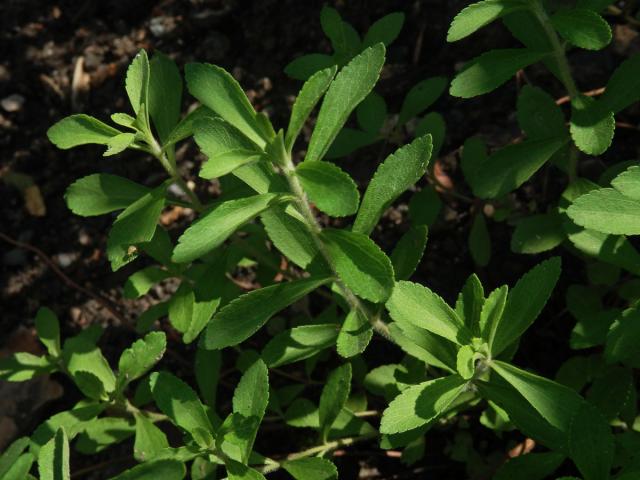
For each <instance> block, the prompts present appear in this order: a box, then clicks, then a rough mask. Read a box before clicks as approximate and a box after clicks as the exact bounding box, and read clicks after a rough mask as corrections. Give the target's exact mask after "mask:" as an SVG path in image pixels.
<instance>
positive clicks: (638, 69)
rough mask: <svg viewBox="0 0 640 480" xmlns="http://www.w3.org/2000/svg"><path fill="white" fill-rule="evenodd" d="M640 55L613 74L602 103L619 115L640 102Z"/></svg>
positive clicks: (629, 60)
mask: <svg viewBox="0 0 640 480" xmlns="http://www.w3.org/2000/svg"><path fill="white" fill-rule="evenodd" d="M639 73H640V55H638V54H636V55H633V56H631V57H629V58H627V59H626V60H625V61H624V62H622V63H621V64H620V65H619V66H618V68H616V70H615V71H614V72H613V75H611V77H610V78H609V81H608V82H607V87H606V89H605V91H604V94H603V95H602V97H600V100H599V101H600V102H602V104H603V105H604V106H605V107H604V108H605V109H607V110H611V111H612V112H614V113H618V112H620V111H622V110H624V109H625V108H627V107H628V106H629V105H632V104H634V103H636V102H637V101H638V100H640V75H639Z"/></svg>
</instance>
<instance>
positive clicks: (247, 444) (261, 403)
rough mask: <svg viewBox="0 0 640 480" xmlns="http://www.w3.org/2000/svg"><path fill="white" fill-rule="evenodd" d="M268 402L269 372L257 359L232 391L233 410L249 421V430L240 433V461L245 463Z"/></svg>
mask: <svg viewBox="0 0 640 480" xmlns="http://www.w3.org/2000/svg"><path fill="white" fill-rule="evenodd" d="M268 403H269V372H268V370H267V366H266V365H265V363H264V362H263V361H262V360H260V359H258V360H256V361H255V362H254V363H253V365H251V366H250V367H249V368H248V369H247V371H246V372H244V374H243V375H242V378H241V379H240V383H238V386H237V387H236V389H235V391H234V393H233V412H234V413H237V414H240V415H242V417H243V418H245V419H250V421H251V427H252V428H251V431H249V432H246V433H245V434H244V435H242V438H241V440H242V444H241V449H242V455H241V458H242V461H243V463H246V462H247V461H248V459H249V454H250V453H251V450H252V448H253V443H254V441H255V438H256V434H257V433H258V428H259V426H260V423H261V422H262V417H264V412H265V411H266V409H267V404H268Z"/></svg>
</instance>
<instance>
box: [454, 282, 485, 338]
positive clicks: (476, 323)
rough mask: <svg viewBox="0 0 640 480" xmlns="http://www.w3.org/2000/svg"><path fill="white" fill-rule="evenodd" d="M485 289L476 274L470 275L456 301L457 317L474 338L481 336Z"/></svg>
mask: <svg viewBox="0 0 640 480" xmlns="http://www.w3.org/2000/svg"><path fill="white" fill-rule="evenodd" d="M484 302H485V300H484V288H483V286H482V283H480V279H479V278H478V276H477V275H476V274H475V273H472V274H471V275H469V278H467V281H466V282H464V285H463V287H462V290H460V293H459V294H458V298H457V299H456V308H455V311H456V315H458V318H459V319H460V320H462V321H463V323H464V324H465V325H466V327H467V328H468V329H469V330H470V331H471V332H472V333H473V335H474V336H476V337H477V336H479V335H480V330H481V313H482V308H483V306H484Z"/></svg>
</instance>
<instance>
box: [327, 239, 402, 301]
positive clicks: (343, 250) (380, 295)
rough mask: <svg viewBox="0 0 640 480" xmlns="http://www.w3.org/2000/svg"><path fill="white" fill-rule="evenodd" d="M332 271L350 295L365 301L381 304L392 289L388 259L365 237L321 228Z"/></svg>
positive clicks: (391, 276)
mask: <svg viewBox="0 0 640 480" xmlns="http://www.w3.org/2000/svg"><path fill="white" fill-rule="evenodd" d="M322 238H323V240H324V241H325V242H326V245H327V250H328V251H329V254H330V255H331V257H332V259H333V262H334V265H333V266H334V268H335V269H336V271H337V272H338V275H339V277H340V279H341V280H342V281H343V282H344V283H345V284H346V285H347V287H349V288H350V289H351V290H352V291H353V293H355V294H356V295H358V296H359V297H362V298H364V299H365V300H370V301H372V302H384V301H385V300H386V299H387V298H389V295H391V290H392V288H393V281H394V279H393V266H392V265H391V260H389V258H388V257H387V256H386V255H385V254H384V252H383V251H382V250H380V247H378V245H376V244H375V242H374V241H373V240H371V239H370V238H369V237H367V236H365V235H363V234H361V233H356V232H349V231H347V230H337V229H325V230H324V231H323V232H322Z"/></svg>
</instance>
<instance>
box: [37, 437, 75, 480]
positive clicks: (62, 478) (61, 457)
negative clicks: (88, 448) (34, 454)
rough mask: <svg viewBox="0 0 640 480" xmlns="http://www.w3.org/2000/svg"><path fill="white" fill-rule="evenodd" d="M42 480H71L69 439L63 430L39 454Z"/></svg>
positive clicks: (39, 471)
mask: <svg viewBox="0 0 640 480" xmlns="http://www.w3.org/2000/svg"><path fill="white" fill-rule="evenodd" d="M38 473H39V474H40V480H70V479H71V473H70V471H69V439H68V438H67V434H66V433H65V431H64V429H63V428H59V429H58V431H57V432H56V434H55V436H54V437H53V438H52V439H51V440H49V441H48V442H47V443H46V444H45V445H44V446H43V447H42V448H41V449H40V453H39V454H38Z"/></svg>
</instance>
